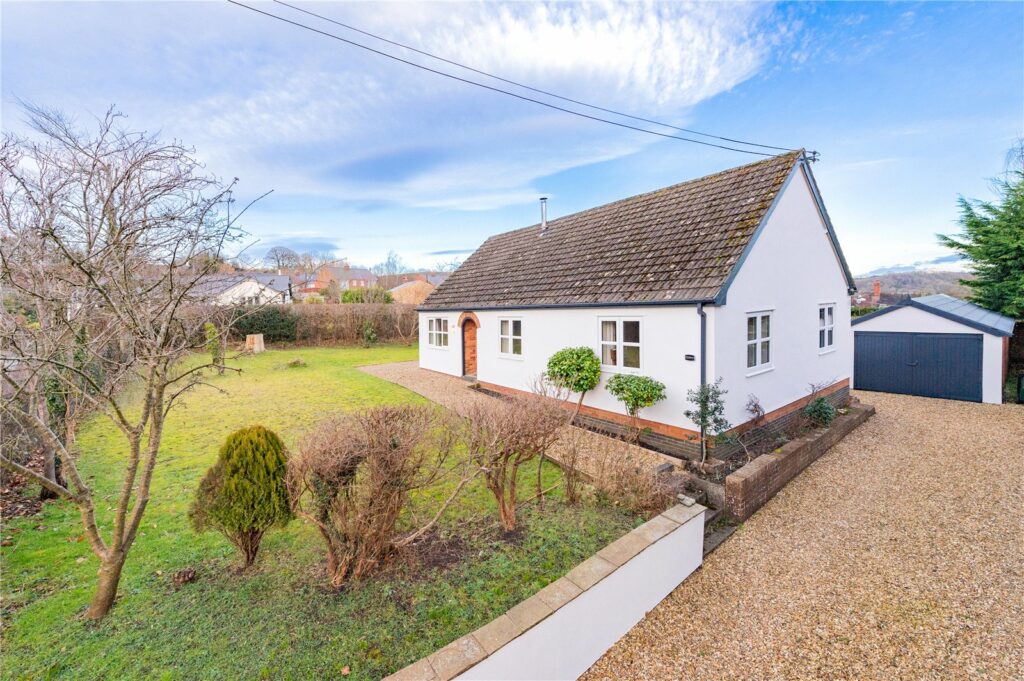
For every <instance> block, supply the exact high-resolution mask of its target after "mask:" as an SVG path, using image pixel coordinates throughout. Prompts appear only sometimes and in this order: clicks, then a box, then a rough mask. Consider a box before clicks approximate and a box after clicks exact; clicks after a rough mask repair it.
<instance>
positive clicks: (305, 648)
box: [0, 346, 639, 679]
mask: <svg viewBox="0 0 1024 681" xmlns="http://www.w3.org/2000/svg"><path fill="white" fill-rule="evenodd" d="M295 357H302V358H303V359H304V360H305V361H306V366H305V367H299V368H288V367H286V366H285V364H286V363H287V362H288V361H289V360H291V359H293V358H295ZM415 357H416V349H415V348H408V347H387V346H385V347H377V348H372V349H360V348H317V349H311V348H302V349H295V350H285V351H271V352H267V353H265V354H262V355H260V356H258V357H252V358H246V359H243V360H241V361H239V362H238V363H237V364H238V366H240V367H241V368H242V369H243V372H242V373H241V374H240V375H235V374H227V375H224V376H214V377H212V378H211V379H210V380H211V381H212V382H213V383H214V385H216V386H217V387H219V388H222V389H223V390H224V391H226V392H224V393H220V392H217V391H215V390H212V389H210V388H200V389H199V390H197V391H196V392H195V393H193V394H191V395H189V396H188V398H187V401H186V402H185V403H184V404H183V406H182V408H181V409H179V410H178V411H176V412H174V413H173V415H172V417H171V418H170V420H169V422H168V425H167V427H166V432H165V435H164V441H163V448H162V451H163V453H162V456H161V461H160V464H159V465H158V469H157V474H156V477H155V479H154V482H153V493H152V501H151V502H150V505H149V507H148V509H147V512H146V517H145V521H144V525H143V530H142V532H141V533H140V536H139V538H138V541H137V542H136V545H135V547H134V548H133V549H132V553H131V555H130V556H129V559H128V563H127V565H126V568H125V572H124V576H123V578H122V580H121V588H120V592H119V593H120V595H119V598H118V600H117V603H116V605H115V607H114V609H113V610H112V612H111V614H110V615H109V616H108V617H107V618H106V619H105V620H104V621H103V622H101V623H99V624H91V623H88V622H86V621H85V620H83V619H82V617H81V615H82V613H83V612H84V610H85V607H86V606H87V604H88V602H89V599H90V597H91V595H92V589H93V586H94V583H95V576H96V569H97V566H98V561H97V560H96V559H95V557H94V556H93V555H92V553H91V552H90V550H89V548H88V546H87V544H86V542H85V541H83V540H82V536H81V527H80V524H79V519H78V516H77V512H76V511H75V509H74V508H72V507H70V506H68V505H67V504H64V503H48V504H47V505H46V507H45V509H44V511H43V512H42V513H41V514H40V515H37V516H34V517H32V518H21V519H16V520H12V521H9V522H7V523H6V524H5V526H4V528H3V537H4V539H6V540H10V541H11V542H12V544H11V545H10V546H7V547H4V548H3V549H2V553H0V558H2V565H0V568H2V573H0V574H2V584H0V587H2V595H3V615H4V622H3V623H4V628H3V633H2V646H3V660H2V662H3V664H2V672H0V673H2V676H3V678H18V679H20V678H74V679H105V678H160V679H193V678H203V679H206V678H209V679H213V678H232V679H233V678H295V679H301V678H312V677H318V678H319V677H339V676H340V674H341V670H342V669H343V668H344V667H349V668H350V669H351V675H350V676H349V677H347V678H349V679H367V678H379V677H380V676H383V675H385V674H387V673H389V672H392V671H395V670H397V669H399V668H401V667H402V666H404V665H406V664H408V663H410V662H413V661H415V660H416V659H418V658H419V657H422V656H423V655H426V654H428V653H430V652H431V651H433V650H435V649H437V648H439V647H441V646H442V645H444V644H446V643H448V642H450V641H452V640H454V639H455V638H457V637H458V636H461V635H463V634H465V633H467V632H469V631H472V630H473V629H475V628H477V627H479V626H481V625H483V624H485V623H487V622H488V621H489V620H491V619H492V618H494V617H495V616H497V615H498V614H500V613H501V612H503V611H504V610H506V609H508V608H509V607H511V606H512V605H514V604H515V603H517V602H519V601H520V600H522V599H523V598H525V597H527V596H528V595H530V594H532V593H534V592H535V591H537V590H538V589H539V588H541V587H542V586H544V585H545V584H547V583H548V582H550V581H552V580H553V579H556V578H557V577H559V576H561V575H562V574H564V573H565V572H566V571H567V570H568V569H570V568H571V567H572V566H573V565H575V564H576V563H578V562H579V561H581V560H583V559H584V558H586V557H587V556H589V555H591V554H592V553H594V552H595V551H597V550H598V549H600V548H601V547H602V546H604V545H605V544H607V543H609V542H610V541H612V540H613V539H615V538H616V537H618V536H620V535H621V534H622V533H624V532H625V531H627V530H628V529H630V528H631V527H634V526H635V525H636V524H638V522H639V521H638V519H636V518H633V517H629V516H626V515H624V514H622V513H621V512H618V511H615V510H612V509H608V508H604V507H599V506H585V507H582V508H572V507H568V506H566V505H564V504H562V503H561V502H560V501H559V500H558V498H557V497H556V498H555V499H553V500H551V501H549V502H548V503H547V504H546V505H545V508H544V509H543V510H542V509H540V508H539V507H538V506H537V505H536V504H535V503H534V504H527V505H525V506H523V507H522V513H521V518H522V523H521V524H522V526H523V527H524V531H523V532H521V533H518V534H517V535H516V536H515V537H513V538H511V539H509V538H505V537H503V536H502V535H501V533H500V532H498V531H497V528H496V525H497V524H496V520H495V514H494V513H493V502H492V501H491V499H490V497H489V495H488V493H487V491H486V490H485V489H484V488H483V486H482V485H480V484H474V485H472V486H470V487H469V488H467V490H466V493H465V494H464V495H463V496H462V497H461V499H460V501H459V504H458V506H457V507H456V508H454V509H453V512H452V513H451V514H450V515H448V516H446V517H445V519H444V521H443V523H442V527H441V531H440V539H439V541H437V542H436V543H435V544H434V545H433V552H434V553H433V559H432V560H430V561H429V562H424V559H423V556H417V555H413V556H406V557H405V558H404V559H402V560H400V561H397V562H395V563H394V564H393V565H391V566H389V567H388V568H387V569H386V570H385V571H383V572H382V573H381V574H380V575H378V576H376V577H374V578H371V579H367V580H364V581H363V582H360V583H357V584H354V585H350V586H349V587H347V588H345V589H343V590H340V591H335V590H331V589H329V588H328V586H327V582H326V578H325V576H324V569H323V550H322V547H321V544H320V542H319V539H318V537H317V535H316V533H315V532H314V531H313V530H312V529H311V528H310V527H308V526H306V525H305V524H303V523H302V522H300V521H296V522H293V523H292V524H291V525H289V526H288V527H287V528H286V529H284V530H280V531H275V532H272V533H271V534H269V535H268V536H267V538H266V539H265V540H264V542H263V547H262V548H261V551H260V556H259V558H258V559H257V564H256V566H255V567H254V569H253V570H251V571H250V572H248V573H246V574H244V575H238V574H237V573H236V572H235V570H234V566H236V565H237V564H238V558H237V554H235V553H234V551H233V549H232V548H231V547H230V546H229V545H228V543H227V542H226V541H225V540H224V539H223V538H222V537H220V536H219V535H217V534H204V535H196V534H195V533H194V532H193V531H192V530H191V529H190V527H189V526H188V521H187V517H186V514H187V509H188V505H189V503H190V502H191V500H192V494H193V491H194V489H195V487H196V484H197V483H198V480H199V478H200V477H201V475H202V474H203V473H204V472H205V470H206V468H207V467H208V466H209V465H210V464H211V463H212V462H213V460H214V459H215V457H216V452H217V449H218V447H219V446H220V444H221V442H222V441H223V440H224V438H225V437H226V436H227V435H228V433H230V432H231V431H233V430H235V429H237V428H239V427H242V426H244V425H249V424H254V423H259V424H262V425H265V426H267V427H269V428H271V429H273V430H275V431H277V432H278V433H279V434H280V435H281V436H282V438H283V439H284V440H285V442H286V443H287V444H289V445H294V443H295V442H296V440H297V438H298V437H299V436H301V434H302V433H303V431H305V430H306V429H307V428H309V427H310V426H311V425H313V424H314V423H316V422H317V421H318V420H320V419H321V418H323V417H324V416H325V415H327V414H329V413H332V412H336V411H339V410H351V409H355V408H359V407H363V406H368V405H373V404H384V403H422V402H423V399H422V398H420V397H419V396H417V395H415V394H413V393H411V392H409V391H407V390H405V389H404V388H401V387H399V386H396V385H394V384H391V383H388V382H386V381H382V380H380V379H377V378H374V377H372V376H369V375H367V374H365V373H363V372H361V371H359V370H358V369H357V368H356V367H358V366H361V365H366V364H374V363H383V362H394V361H402V360H412V359H415ZM79 445H80V449H81V460H80V466H81V468H82V470H83V473H84V474H85V475H86V476H88V478H89V480H90V483H91V484H92V485H93V487H94V489H95V490H96V492H97V494H98V503H97V506H98V509H99V515H100V524H101V526H102V527H106V528H109V526H110V514H109V506H110V504H111V503H112V501H111V500H112V498H113V495H114V491H115V489H116V487H117V484H118V480H119V478H120V474H121V471H122V466H121V462H122V460H123V459H122V456H123V444H122V441H121V439H120V438H119V436H118V433H117V432H116V431H115V429H114V427H113V426H112V425H111V424H110V423H109V422H108V421H106V420H105V419H94V420H92V421H90V422H89V423H87V424H86V426H85V427H84V428H83V429H82V431H81V433H80V435H79ZM530 469H531V470H529V471H524V473H523V477H522V479H521V482H520V490H521V492H522V494H523V496H524V497H525V496H530V495H532V494H533V487H534V480H533V473H534V467H533V466H531V467H530ZM558 475H559V473H558V471H557V470H556V469H555V468H554V467H553V466H551V467H546V468H545V471H544V480H545V482H546V484H547V485H551V484H553V483H554V482H555V481H557V479H558ZM436 494H438V493H435V494H434V495H425V496H424V497H422V498H420V499H419V502H420V503H422V504H426V503H428V501H429V500H430V498H431V497H433V496H436ZM445 549H448V550H451V551H454V552H455V553H457V554H458V555H460V556H462V559H460V560H458V561H455V562H452V561H450V560H447V561H446V560H445V559H444V554H445ZM466 556H471V557H472V558H471V559H468V558H466ZM431 565H433V567H431ZM186 567H195V568H196V569H197V570H198V574H199V579H198V581H197V582H195V583H194V584H189V585H186V586H183V587H181V588H179V589H175V588H174V587H173V585H172V584H171V580H170V577H171V575H172V574H173V573H174V572H175V571H177V570H180V569H182V568H186Z"/></svg>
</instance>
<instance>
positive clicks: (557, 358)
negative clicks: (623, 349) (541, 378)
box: [547, 347, 601, 418]
mask: <svg viewBox="0 0 1024 681" xmlns="http://www.w3.org/2000/svg"><path fill="white" fill-rule="evenodd" d="M547 376H548V378H549V379H551V381H552V382H554V384H555V385H557V386H558V387H560V388H565V389H566V390H568V391H570V392H574V393H579V394H580V399H579V402H577V404H576V411H575V412H573V418H575V417H576V415H577V414H579V411H580V407H581V406H582V405H583V396H584V395H586V394H587V391H590V390H593V389H594V388H596V387H597V384H598V383H600V382H601V359H600V358H599V357H598V356H597V353H596V352H594V350H593V348H588V347H579V348H562V349H561V350H559V351H558V352H556V353H555V354H553V355H551V358H550V359H548V370H547Z"/></svg>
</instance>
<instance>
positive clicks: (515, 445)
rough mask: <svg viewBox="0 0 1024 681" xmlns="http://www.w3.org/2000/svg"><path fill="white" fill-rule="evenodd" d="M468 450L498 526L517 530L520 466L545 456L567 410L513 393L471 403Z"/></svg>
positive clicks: (562, 422)
mask: <svg viewBox="0 0 1024 681" xmlns="http://www.w3.org/2000/svg"><path fill="white" fill-rule="evenodd" d="M466 416H467V420H468V425H467V427H466V437H465V439H466V450H467V452H468V454H469V457H470V459H471V460H472V461H473V463H474V464H476V466H477V467H478V469H479V471H480V473H481V474H482V475H483V478H484V482H485V483H486V484H487V489H488V490H490V492H491V494H493V495H494V500H495V501H496V502H497V505H498V516H499V519H500V521H501V526H502V527H503V528H504V529H505V530H506V531H509V532H511V531H512V530H515V529H516V501H517V498H516V485H517V482H518V478H519V469H520V468H521V467H522V466H523V465H525V464H526V463H528V462H529V461H532V460H533V459H535V458H536V457H539V456H541V455H543V453H544V452H545V451H547V449H548V448H549V447H550V446H551V445H552V444H553V443H554V442H555V440H556V438H557V437H558V430H559V428H561V427H562V426H563V425H565V412H564V411H563V410H562V408H561V407H560V406H558V405H557V403H556V402H554V401H553V400H550V399H548V398H545V397H540V396H536V395H531V396H529V397H525V396H524V397H511V398H508V399H503V400H487V401H485V402H479V403H476V404H474V405H472V406H471V407H470V408H469V410H468V412H467V414H466Z"/></svg>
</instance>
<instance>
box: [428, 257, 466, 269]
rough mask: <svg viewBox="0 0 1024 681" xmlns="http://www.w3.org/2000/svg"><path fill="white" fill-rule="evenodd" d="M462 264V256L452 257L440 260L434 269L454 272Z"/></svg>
mask: <svg viewBox="0 0 1024 681" xmlns="http://www.w3.org/2000/svg"><path fill="white" fill-rule="evenodd" d="M461 265H462V260H461V259H460V258H452V259H451V260H439V261H438V262H437V263H436V264H435V265H434V271H436V272H454V271H455V270H457V269H459V267H460V266H461Z"/></svg>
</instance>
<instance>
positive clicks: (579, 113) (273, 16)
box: [227, 0, 789, 156]
mask: <svg viewBox="0 0 1024 681" xmlns="http://www.w3.org/2000/svg"><path fill="white" fill-rule="evenodd" d="M227 2H229V3H231V4H232V5H237V6H238V7H242V8H245V9H247V10H250V11H252V12H256V13H257V14H262V15H263V16H266V17H270V18H271V19H277V20H278V21H283V22H284V23H286V24H291V25H292V26H296V27H298V28H304V29H306V30H307V31H312V32H314V33H319V34H320V35H322V36H325V37H328V38H333V39H334V40H338V41H340V42H343V43H346V44H348V45H352V46H353V47H358V48H360V49H363V50H366V51H368V52H372V53H374V54H377V55H380V56H382V57H387V58H388V59H393V60H395V61H397V62H401V63H403V64H407V65H409V66H413V67H415V68H418V69H421V70H423V71H427V72H429V73H434V74H437V75H439V76H444V77H445V78H451V79H452V80H457V81H459V82H462V83H467V84H469V85H475V86H477V87H481V88H484V89H485V90H490V91H492V92H498V93H500V94H503V95H508V96H510V97H515V98H516V99H521V100H523V101H526V102H533V103H534V104H539V105H540V106H545V107H547V108H549V109H554V110H555V111H561V112H563V113H567V114H572V115H573V116H579V117H580V118H587V119H589V120H592V121H597V122H599V123H607V124H609V125H614V126H617V127H620V128H625V129H627V130H635V131H636V132H644V133H647V134H648V135H657V136H658V137H664V138H667V139H674V140H679V141H682V142H692V143H693V144H701V145H703V146H706V147H715V148H717V149H725V150H726V151H737V152H740V153H742V154H753V155H755V156H774V154H768V153H764V152H761V151H751V150H750V149H738V148H736V147H729V146H725V145H723V144H715V143H713V142H705V141H703V140H695V139H693V138H690V137H680V136H679V135H670V134H668V133H664V132H658V131H657V130H648V129H646V128H640V127H637V126H635V125H629V124H628V123H620V122H619V121H612V120H608V119H607V118H601V117H600V116H592V115H590V114H586V113H583V112H582V111H573V110H572V109H566V108H565V107H561V106H558V105H557V104H551V103H550V102H545V101H542V100H539V99H534V98H532V97H527V96H525V95H521V94H518V93H515V92H510V91H508V90H503V89H501V88H498V87H494V86H492V85H487V84H485V83H480V82H477V81H475V80H470V79H468V78H462V77H461V76H456V75H453V74H451V73H446V72H444V71H438V70H437V69H432V68H430V67H429V66H424V65H423V64H417V63H416V62H413V61H409V60H408V59H402V58H401V57H396V56H395V55H393V54H389V53H387V52H382V51H381V50H377V49H374V48H372V47H370V46H368V45H363V44H362V43H357V42H355V41H354V40H349V39H348V38H343V37H341V36H339V35H335V34H334V33H329V32H327V31H322V30H320V29H319V28H314V27H312V26H308V25H306V24H303V23H300V22H298V21H293V20H291V19H287V18H285V17H282V16H278V15H276V14H272V13H270V12H265V11H263V10H261V9H257V8H255V7H251V6H249V5H246V4H244V3H241V2H238V0H227ZM787 151H789V150H788V149H787Z"/></svg>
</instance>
